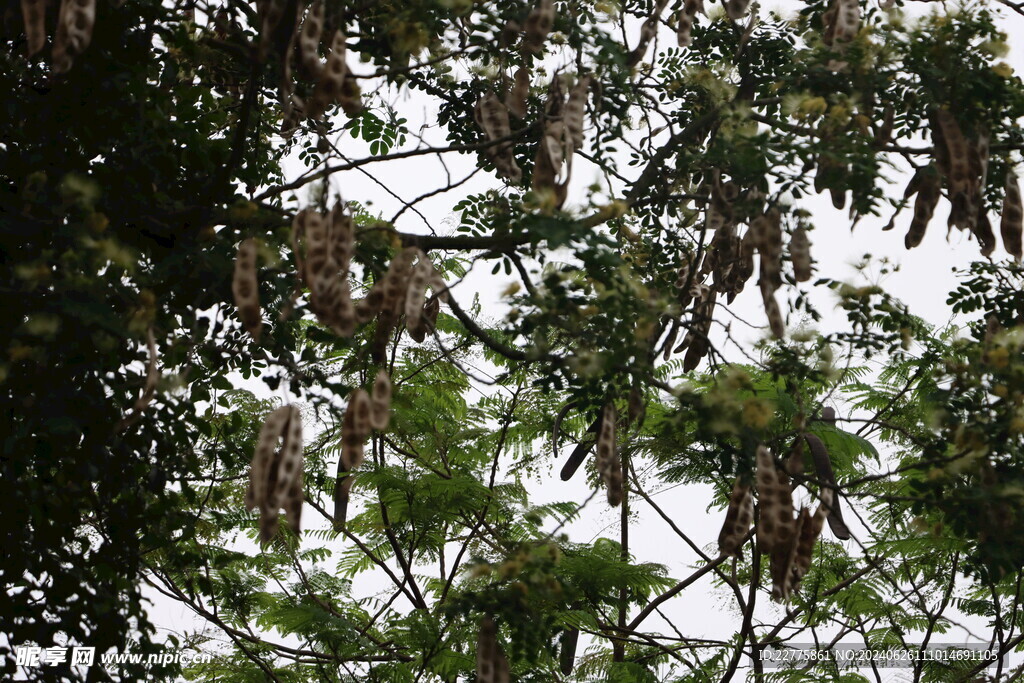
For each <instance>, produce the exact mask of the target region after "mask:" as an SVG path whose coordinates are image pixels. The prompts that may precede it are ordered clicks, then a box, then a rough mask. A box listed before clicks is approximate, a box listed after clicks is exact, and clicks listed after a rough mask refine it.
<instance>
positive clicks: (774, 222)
mask: <svg viewBox="0 0 1024 683" xmlns="http://www.w3.org/2000/svg"><path fill="white" fill-rule="evenodd" d="M780 219H781V217H780V215H779V210H778V209H776V208H774V207H772V208H770V209H769V210H768V211H767V212H766V213H765V214H763V215H761V216H758V217H757V218H755V219H754V220H753V221H752V222H751V224H750V230H751V231H752V232H753V233H754V238H753V239H754V244H755V245H756V246H757V250H758V252H760V254H761V270H760V275H759V279H760V280H761V281H762V282H767V283H768V284H769V285H771V289H772V291H774V290H776V289H778V288H779V287H780V286H781V285H782V225H781V220H780Z"/></svg>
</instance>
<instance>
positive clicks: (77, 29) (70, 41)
mask: <svg viewBox="0 0 1024 683" xmlns="http://www.w3.org/2000/svg"><path fill="white" fill-rule="evenodd" d="M95 21H96V0H62V2H61V5H60V11H59V13H58V19H57V34H56V35H55V36H54V39H53V67H52V68H53V72H54V73H58V74H59V73H64V72H66V71H68V70H69V69H70V68H71V65H72V63H73V62H74V59H75V57H77V56H79V55H80V54H82V53H83V52H85V49H86V48H87V47H89V42H90V41H91V40H92V28H93V24H94V23H95Z"/></svg>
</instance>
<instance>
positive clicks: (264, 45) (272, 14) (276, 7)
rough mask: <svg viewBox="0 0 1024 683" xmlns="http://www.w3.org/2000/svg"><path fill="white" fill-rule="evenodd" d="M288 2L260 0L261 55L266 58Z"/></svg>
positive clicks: (284, 0) (258, 10) (257, 5)
mask: <svg viewBox="0 0 1024 683" xmlns="http://www.w3.org/2000/svg"><path fill="white" fill-rule="evenodd" d="M287 6H288V3H287V1H286V0H259V1H258V2H257V3H256V10H257V13H258V15H259V18H260V57H261V58H264V57H266V55H267V52H268V51H269V50H270V44H271V42H272V39H273V35H274V30H275V29H276V28H277V25H278V24H279V23H281V19H282V17H284V12H285V9H286V8H287Z"/></svg>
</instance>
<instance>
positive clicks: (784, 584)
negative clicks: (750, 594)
mask: <svg viewBox="0 0 1024 683" xmlns="http://www.w3.org/2000/svg"><path fill="white" fill-rule="evenodd" d="M810 517H811V513H810V512H808V510H807V509H806V508H800V512H799V514H797V516H796V520H795V521H794V523H793V534H792V535H791V536H790V538H789V541H788V542H787V543H786V544H785V545H781V546H779V547H777V548H775V549H773V550H772V552H771V558H770V564H769V566H770V569H769V571H770V573H771V577H772V598H773V599H774V600H779V601H782V600H788V599H789V593H790V587H791V586H792V583H793V581H792V576H793V563H794V562H795V560H796V550H797V545H798V539H799V538H800V536H801V534H802V533H803V531H804V527H805V526H809V525H810Z"/></svg>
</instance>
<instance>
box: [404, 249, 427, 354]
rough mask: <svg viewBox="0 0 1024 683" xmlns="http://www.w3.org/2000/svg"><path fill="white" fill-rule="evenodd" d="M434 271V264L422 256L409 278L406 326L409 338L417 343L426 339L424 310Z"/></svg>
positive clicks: (406, 300) (406, 298)
mask: <svg viewBox="0 0 1024 683" xmlns="http://www.w3.org/2000/svg"><path fill="white" fill-rule="evenodd" d="M433 271H434V266H433V264H432V263H431V262H430V260H429V259H427V258H426V256H425V255H422V256H421V257H420V259H419V261H417V262H416V265H415V266H414V267H413V270H412V275H411V276H410V277H409V286H408V290H407V291H406V295H405V326H406V328H407V329H408V330H409V336H410V337H412V338H413V339H414V340H415V341H417V342H421V341H423V340H424V339H425V338H426V332H427V331H426V324H425V321H424V319H423V308H424V305H425V303H424V302H425V301H426V296H427V285H428V284H429V283H430V276H431V274H432V273H433Z"/></svg>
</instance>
